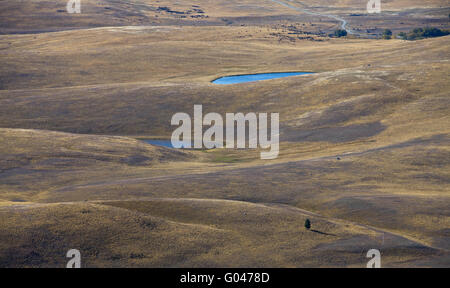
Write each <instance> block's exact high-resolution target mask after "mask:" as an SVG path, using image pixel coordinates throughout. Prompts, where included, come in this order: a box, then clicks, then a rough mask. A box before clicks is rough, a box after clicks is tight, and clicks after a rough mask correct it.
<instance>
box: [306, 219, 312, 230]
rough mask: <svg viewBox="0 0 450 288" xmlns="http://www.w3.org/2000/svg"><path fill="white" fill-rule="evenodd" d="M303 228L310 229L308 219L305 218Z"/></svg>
mask: <svg viewBox="0 0 450 288" xmlns="http://www.w3.org/2000/svg"><path fill="white" fill-rule="evenodd" d="M305 228H306V229H307V230H309V229H311V221H309V219H306V221H305Z"/></svg>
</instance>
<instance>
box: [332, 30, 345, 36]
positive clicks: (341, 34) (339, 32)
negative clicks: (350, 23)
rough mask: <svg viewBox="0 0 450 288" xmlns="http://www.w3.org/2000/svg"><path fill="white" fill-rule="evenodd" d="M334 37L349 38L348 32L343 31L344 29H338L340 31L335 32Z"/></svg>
mask: <svg viewBox="0 0 450 288" xmlns="http://www.w3.org/2000/svg"><path fill="white" fill-rule="evenodd" d="M334 36H336V37H345V36H347V31H346V30H342V29H338V30H336V31H334Z"/></svg>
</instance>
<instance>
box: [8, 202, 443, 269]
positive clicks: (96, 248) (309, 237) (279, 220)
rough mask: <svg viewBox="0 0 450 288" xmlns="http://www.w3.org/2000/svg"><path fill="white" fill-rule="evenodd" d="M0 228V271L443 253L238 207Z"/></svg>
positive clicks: (78, 214)
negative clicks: (76, 257)
mask: <svg viewBox="0 0 450 288" xmlns="http://www.w3.org/2000/svg"><path fill="white" fill-rule="evenodd" d="M104 204H106V205H104ZM306 218H309V219H310V220H311V221H312V230H311V231H307V230H306V229H305V228H304V227H303V224H304V222H305V220H306ZM0 223H1V225H2V229H1V232H0V239H2V241H0V243H1V244H0V252H1V253H0V255H1V256H0V266H2V267H4V266H6V267H30V266H32V267H36V266H39V267H64V266H65V263H67V261H68V259H67V258H65V253H66V252H67V251H68V250H69V249H73V248H76V249H79V250H80V251H82V265H83V266H84V267H102V266H105V267H123V266H126V267H311V266H322V267H328V266H334V267H348V266H352V267H365V263H366V262H367V258H366V257H365V253H364V251H366V250H367V249H368V248H369V247H370V248H373V247H383V248H384V250H383V251H384V253H383V265H384V266H385V267H392V266H398V265H402V266H404V265H410V264H413V265H414V263H417V262H418V261H420V262H423V264H422V265H425V266H429V265H442V263H439V262H438V261H439V259H440V258H441V257H442V256H443V253H442V252H439V251H437V250H435V249H431V248H428V247H425V246H422V245H420V244H417V243H414V242H411V241H408V240H407V239H404V238H402V237H398V236H396V235H392V234H389V233H385V234H384V236H383V233H381V232H379V231H375V230H373V229H370V228H365V227H362V226H358V225H354V224H351V223H345V222H339V221H333V220H332V221H329V220H327V219H322V218H321V217H318V216H314V215H311V214H309V213H306V212H303V211H301V210H295V209H289V208H286V207H270V206H265V205H255V204H250V203H243V202H238V201H222V200H194V199H184V200H176V199H155V200H149V201H143V200H140V201H125V202H107V203H67V204H52V205H41V206H26V205H24V206H22V207H19V206H17V207H14V208H10V207H6V208H5V207H4V208H0ZM398 251H402V252H401V253H398Z"/></svg>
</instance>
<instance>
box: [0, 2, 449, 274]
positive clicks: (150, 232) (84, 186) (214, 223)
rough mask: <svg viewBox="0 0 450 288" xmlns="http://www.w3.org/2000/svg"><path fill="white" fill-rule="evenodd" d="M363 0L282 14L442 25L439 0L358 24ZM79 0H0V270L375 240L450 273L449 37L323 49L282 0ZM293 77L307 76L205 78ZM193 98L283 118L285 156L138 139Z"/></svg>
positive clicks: (282, 258) (268, 260)
mask: <svg viewBox="0 0 450 288" xmlns="http://www.w3.org/2000/svg"><path fill="white" fill-rule="evenodd" d="M363 2H364V1H362V2H361V1H333V3H331V1H325V0H317V1H311V0H309V1H301V2H299V1H294V2H293V3H291V4H292V5H295V6H296V7H303V8H305V9H309V10H311V11H316V12H320V13H325V14H326V13H327V14H333V15H338V16H340V17H344V18H345V19H347V20H348V22H349V25H350V26H351V27H352V29H371V28H373V27H377V29H378V30H380V29H385V28H390V29H392V30H393V31H394V33H397V32H399V31H409V30H411V29H412V28H415V27H424V26H426V25H434V27H438V28H445V29H448V28H449V25H450V24H449V20H448V19H449V18H448V14H449V10H450V8H449V6H448V3H447V2H446V1H437V0H436V1H415V0H402V1H386V3H385V5H384V6H383V7H385V9H386V11H387V12H384V13H381V14H380V15H377V16H370V17H369V16H350V14H352V13H363V12H364V9H365V3H363ZM82 3H83V4H82V5H83V6H82V13H81V14H79V15H70V14H67V13H65V12H64V11H62V12H61V11H59V12H58V10H61V9H62V10H64V9H65V1H62V0H61V1H53V2H48V1H47V2H46V1H17V2H16V1H2V2H0V23H1V25H0V33H1V35H0V63H1V65H0V227H1V229H0V267H64V266H65V263H67V261H68V259H67V258H66V257H65V254H66V252H67V251H68V250H69V249H72V248H75V249H79V250H80V251H81V256H82V263H83V266H84V267H365V266H366V263H367V261H368V260H369V259H367V258H366V253H367V251H368V250H370V249H372V248H375V249H379V250H380V251H381V254H382V266H383V267H449V266H450V253H449V250H450V172H449V171H450V145H449V144H450V116H449V115H450V97H449V96H450V94H449V91H450V73H449V72H450V62H449V60H450V51H449V47H450V36H446V37H439V38H432V39H431V38H430V39H424V40H418V41H404V40H398V39H392V40H381V39H372V38H371V39H368V38H364V37H356V36H352V35H350V36H349V37H345V38H339V39H337V38H329V37H327V36H326V34H327V33H329V32H330V31H333V30H335V29H337V28H338V27H339V23H338V22H337V21H333V20H331V19H330V18H327V17H313V16H312V15H309V14H304V13H303V14H302V13H300V12H299V11H297V10H293V9H289V8H288V7H286V6H283V5H280V4H277V3H276V2H273V1H256V0H245V1H204V0H198V1H169V0H161V1H159V2H158V3H156V4H155V2H154V1H144V0H142V1H134V0H133V1H112V0H104V1H90V0H85V1H83V2H82ZM158 7H170V11H178V12H180V11H183V13H184V14H180V13H175V12H167V10H161V9H159V10H158ZM195 9H197V10H195ZM199 9H200V10H199ZM188 11H190V12H188ZM200 11H202V12H203V13H200ZM24 15H27V17H26V20H24V17H23V16H24ZM198 15H204V17H200V16H199V17H197V16H198ZM156 16H157V17H156ZM181 16H186V17H181ZM191 16H196V17H191ZM206 16H208V17H206ZM355 17H356V18H357V19H356V18H355ZM400 22H401V23H403V24H400ZM358 27H359V28H358ZM361 31H362V30H361ZM322 32H323V33H322ZM287 71H309V72H316V73H315V74H311V75H305V76H296V77H289V78H283V79H274V80H269V81H261V82H254V83H243V84H234V85H215V84H212V83H211V81H212V80H214V79H216V78H218V77H221V76H226V75H236V74H246V73H250V74H252V73H263V72H287ZM194 104H202V105H203V110H204V114H206V113H208V112H217V113H220V114H222V115H224V114H225V113H226V112H233V113H237V112H243V113H246V112H277V113H280V132H281V134H280V141H281V143H280V155H279V157H278V158H277V159H276V160H261V159H260V158H259V155H260V154H259V152H260V151H255V150H249V149H241V150H237V149H236V150H228V149H212V150H200V151H198V150H175V149H169V148H164V147H159V146H153V145H150V144H146V143H144V142H142V141H140V139H146V138H156V139H159V138H161V139H169V138H170V136H171V133H172V131H173V129H174V127H173V126H171V125H170V120H171V117H172V115H173V114H174V113H176V112H185V113H188V114H190V115H192V114H193V106H194ZM307 218H308V219H310V220H311V222H312V230H306V229H305V228H304V222H305V220H306V219H307Z"/></svg>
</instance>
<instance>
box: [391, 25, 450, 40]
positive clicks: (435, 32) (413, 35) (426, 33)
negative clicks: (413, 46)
mask: <svg viewBox="0 0 450 288" xmlns="http://www.w3.org/2000/svg"><path fill="white" fill-rule="evenodd" d="M449 34H450V31H448V30H441V29H439V28H431V27H427V28H425V29H424V28H415V29H413V30H412V31H410V32H408V33H404V32H401V33H400V34H398V35H399V36H400V37H401V38H402V39H404V40H419V39H425V38H433V37H442V36H446V35H449Z"/></svg>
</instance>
